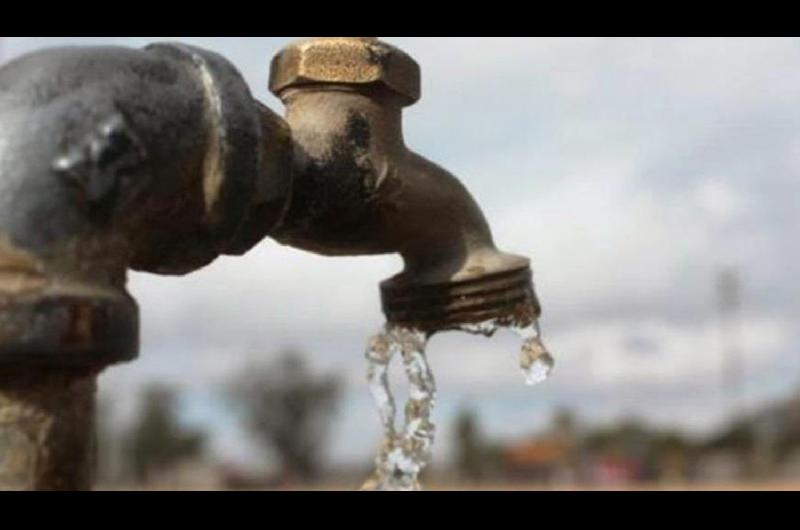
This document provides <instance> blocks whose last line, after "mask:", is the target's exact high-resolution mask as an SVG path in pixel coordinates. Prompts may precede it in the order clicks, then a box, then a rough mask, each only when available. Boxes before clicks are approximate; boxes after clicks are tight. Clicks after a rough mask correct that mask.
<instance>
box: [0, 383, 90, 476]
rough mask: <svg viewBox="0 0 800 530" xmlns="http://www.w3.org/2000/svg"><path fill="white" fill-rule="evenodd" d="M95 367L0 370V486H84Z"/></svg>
mask: <svg viewBox="0 0 800 530" xmlns="http://www.w3.org/2000/svg"><path fill="white" fill-rule="evenodd" d="M97 372H98V370H97V369H93V368H92V369H87V368H48V367H35V368H34V367H30V368H28V367H26V368H2V369H0V490H71V491H74V490H89V489H91V485H92V476H93V474H94V461H95V429H94V412H95V391H96V388H97V384H96V381H97Z"/></svg>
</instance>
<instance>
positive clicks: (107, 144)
mask: <svg viewBox="0 0 800 530" xmlns="http://www.w3.org/2000/svg"><path fill="white" fill-rule="evenodd" d="M0 122H2V127H1V128H0V489H37V490H41V489H88V488H89V487H90V484H91V477H90V471H91V466H90V463H91V456H92V436H93V429H92V416H93V409H94V388H95V386H94V385H95V383H94V382H95V376H96V373H97V372H99V371H100V370H102V369H103V368H104V367H105V366H107V365H109V364H112V363H115V362H121V361H127V360H130V359H132V358H134V357H135V356H136V354H137V351H138V340H139V339H138V336H139V317H138V310H137V306H136V303H135V302H134V300H133V299H132V298H131V297H130V295H128V293H127V291H126V289H125V284H126V275H127V270H128V269H129V268H134V269H137V270H143V271H149V272H155V273H160V274H184V273H187V272H190V271H193V270H195V269H197V268H199V267H202V266H205V265H207V264H208V263H210V262H211V261H213V260H214V259H216V258H217V256H219V255H220V254H225V253H230V254H241V253H243V252H245V251H247V250H248V249H249V248H250V247H251V246H252V245H254V244H255V243H257V242H258V241H259V240H261V239H262V238H263V237H264V235H265V234H266V233H267V232H268V231H269V230H270V229H271V228H272V227H273V226H274V225H275V224H276V223H277V222H278V221H279V220H280V218H281V217H282V215H283V213H284V212H285V211H286V206H287V202H288V201H287V199H288V196H289V193H290V188H291V175H292V168H291V161H292V155H291V152H292V150H291V140H290V134H289V132H288V127H287V125H286V124H285V123H284V121H283V120H282V119H281V118H280V117H278V116H277V115H275V114H274V113H272V112H271V111H269V110H268V109H266V108H265V107H263V106H261V105H259V104H258V103H257V102H255V101H254V100H253V99H252V96H251V95H250V92H249V89H248V88H247V86H246V84H245V83H244V81H243V79H242V78H241V76H240V75H239V73H238V72H237V71H236V70H235V68H234V67H233V66H232V65H231V64H230V63H229V62H228V61H227V60H225V59H224V58H222V57H221V56H219V55H217V54H214V53H212V52H208V51H205V50H201V49H198V48H193V47H190V46H184V45H180V44H157V45H152V46H149V47H147V48H146V49H144V50H131V49H127V48H118V47H93V48H89V47H87V48H81V47H69V48H55V49H49V50H44V51H40V52H36V53H32V54H29V55H26V56H23V57H21V58H19V59H17V60H15V61H12V62H11V63H8V64H6V65H4V66H3V67H2V68H0ZM273 140H274V142H273Z"/></svg>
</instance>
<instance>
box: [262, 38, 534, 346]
mask: <svg viewBox="0 0 800 530" xmlns="http://www.w3.org/2000/svg"><path fill="white" fill-rule="evenodd" d="M269 86H270V89H271V91H272V92H273V93H274V94H276V95H277V96H278V97H280V99H281V100H282V101H283V103H284V104H285V105H286V121H287V122H288V124H289V128H290V129H291V135H292V140H293V144H294V183H293V186H292V196H291V202H290V205H289V209H288V212H287V214H286V216H285V217H284V218H283V220H282V221H281V222H280V223H278V224H277V225H276V227H275V228H274V229H273V230H272V231H271V232H270V233H269V235H270V236H271V237H273V238H275V239H277V240H278V241H279V242H281V243H285V244H287V245H291V246H294V247H297V248H301V249H305V250H310V251H312V252H316V253H319V254H325V255H332V256H336V255H359V254H383V253H396V252H397V253H400V254H401V255H402V257H403V259H404V262H405V269H404V270H403V271H402V272H401V273H400V274H398V275H396V276H395V277H393V278H391V279H388V280H386V281H384V282H383V283H382V284H381V295H382V301H383V310H384V312H385V314H386V317H387V320H388V321H389V322H390V323H394V324H402V325H406V326H410V327H415V328H419V329H423V330H425V331H438V330H443V329H450V328H454V327H458V326H460V325H463V324H470V323H480V322H485V321H489V320H495V321H498V322H501V323H506V324H516V325H527V324H530V323H531V321H533V320H534V319H535V318H536V317H537V316H538V315H539V312H540V309H539V304H538V302H537V299H536V296H535V294H534V291H533V287H532V283H531V272H530V268H529V263H528V260H527V259H526V258H523V257H520V256H516V255H513V254H506V253H504V252H500V251H498V250H497V248H495V245H494V242H493V240H492V234H491V231H490V229H489V225H488V224H487V222H486V220H485V218H484V216H483V214H482V213H481V210H480V208H479V207H478V205H477V204H476V202H475V200H474V199H473V198H472V196H471V195H470V194H469V192H468V191H467V190H466V188H465V187H464V186H463V185H462V184H461V183H460V182H459V181H458V180H457V179H456V178H455V177H453V176H452V175H451V174H450V173H448V172H447V171H446V170H444V169H442V168H441V167H439V166H437V165H436V164H434V163H433V162H430V161H429V160H427V159H425V158H423V157H422V156H420V155H418V154H416V153H414V152H413V151H411V150H410V149H408V147H406V145H405V142H404V140H403V130H402V110H403V108H404V107H407V106H409V105H412V104H413V103H415V102H416V101H417V100H419V98H420V68H419V65H418V64H417V63H416V62H415V61H414V60H413V59H412V58H411V57H409V56H408V55H407V54H406V53H404V52H402V51H401V50H399V49H397V48H395V47H393V46H390V45H388V44H386V43H384V42H381V41H379V40H378V39H375V38H371V37H333V38H331V37H325V38H315V39H309V40H304V41H300V42H298V43H295V44H292V45H290V46H288V47H287V48H285V49H284V50H283V51H281V52H280V53H279V54H278V55H277V56H276V57H275V58H274V59H273V61H272V67H271V75H270V85H269Z"/></svg>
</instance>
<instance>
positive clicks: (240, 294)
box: [0, 37, 800, 489]
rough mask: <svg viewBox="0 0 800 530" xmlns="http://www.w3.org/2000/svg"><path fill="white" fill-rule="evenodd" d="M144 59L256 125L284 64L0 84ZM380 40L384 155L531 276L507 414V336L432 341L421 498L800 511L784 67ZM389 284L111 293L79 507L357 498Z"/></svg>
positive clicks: (797, 306) (742, 45)
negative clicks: (771, 506) (789, 492)
mask: <svg viewBox="0 0 800 530" xmlns="http://www.w3.org/2000/svg"><path fill="white" fill-rule="evenodd" d="M164 40H180V41H182V42H186V43H189V44H194V45H197V46H202V47H205V48H208V49H212V50H215V51H217V52H219V53H221V54H223V55H224V56H225V57H227V58H228V59H229V60H231V61H232V62H233V63H234V64H235V65H236V66H237V67H238V68H239V69H240V71H241V72H242V73H243V75H244V76H245V78H246V79H247V81H248V83H249V85H250V87H251V89H252V91H253V94H254V95H255V96H256V97H257V98H258V99H259V100H261V101H262V102H264V103H266V104H267V105H268V106H270V107H271V108H272V109H274V110H276V111H278V112H282V106H281V104H280V102H279V101H278V100H276V99H275V98H274V97H272V96H271V95H270V94H269V93H268V91H267V88H266V85H267V76H268V66H269V61H270V59H271V58H272V56H273V55H274V54H275V53H276V52H277V51H278V50H279V48H280V47H282V46H283V45H285V44H286V43H288V42H289V41H290V40H292V39H290V38H191V37H179V38H178V37H152V38H149V37H148V38H118V37H109V38H61V37H59V38H42V37H29V38H18V37H5V38H0V60H2V61H6V60H10V59H13V58H14V57H17V56H19V55H21V54H24V53H27V52H30V51H32V50H35V49H38V48H43V47H50V46H62V45H86V44H115V45H124V46H134V47H140V46H143V45H145V44H147V43H150V42H155V41H164ZM385 40H387V41H388V42H390V43H392V44H395V45H397V46H399V47H401V48H403V49H404V50H406V51H407V52H409V53H410V54H411V55H412V56H413V57H414V58H415V59H417V61H418V62H419V63H420V64H421V66H422V71H423V99H422V100H421V101H420V102H419V103H418V104H417V105H415V106H413V107H411V108H409V109H408V110H407V112H406V115H405V116H406V117H405V128H406V139H407V142H408V144H409V145H410V146H411V147H412V148H413V149H415V150H417V151H418V152H420V153H421V154H424V155H425V156H427V157H429V158H431V159H432V160H434V161H436V162H437V163H440V164H441V165H443V166H444V167H446V168H448V169H449V170H451V171H452V172H453V173H454V174H455V175H457V176H459V177H460V178H461V179H462V181H463V182H464V183H465V184H466V185H467V187H468V188H469V189H470V190H471V192H472V193H473V195H474V196H475V197H476V199H477V200H478V202H479V203H480V205H481V206H482V208H483V210H484V213H485V214H486V217H487V219H488V220H489V223H490V224H491V226H492V229H493V232H494V235H495V239H496V241H497V243H498V246H499V247H500V248H502V249H504V250H508V251H511V252H515V253H519V254H524V255H528V256H530V257H531V259H532V264H533V267H534V271H535V278H534V280H535V283H536V288H537V292H538V294H539V298H540V299H541V301H542V304H543V307H544V314H543V318H542V321H541V323H542V330H543V333H544V338H545V342H546V344H547V345H548V346H549V348H550V350H551V351H552V353H553V355H554V357H555V358H556V368H555V370H554V372H553V374H552V377H551V378H550V379H549V380H548V381H547V382H545V383H543V384H541V385H538V386H535V387H528V386H526V385H524V383H523V377H522V374H521V373H520V372H519V369H518V368H517V350H518V342H517V341H516V340H515V339H514V338H513V337H512V336H511V335H510V334H508V335H505V334H502V333H500V334H498V335H497V336H496V337H495V338H493V339H491V340H489V339H485V338H482V337H474V336H469V335H465V334H458V333H451V334H443V335H437V336H435V337H434V338H433V339H432V341H431V343H430V345H429V349H428V353H429V359H430V362H431V363H432V366H433V370H434V373H435V375H436V378H437V383H438V390H439V392H438V399H437V404H436V409H435V413H434V419H435V421H436V424H437V440H436V444H435V447H434V454H433V459H432V463H431V465H430V466H429V468H428V469H427V470H426V471H425V473H424V474H423V482H424V484H425V485H426V486H427V487H428V488H430V489H585V488H592V489H618V488H667V489H683V488H760V487H767V488H790V489H798V488H800V356H799V355H798V353H800V352H798V348H799V347H800V326H798V315H799V313H798V310H800V296H798V295H799V294H800V284H799V283H798V282H797V281H796V276H797V274H798V272H800V260H799V258H800V250H799V249H798V247H797V245H795V244H794V241H795V239H796V237H797V234H798V233H800V230H799V229H800V209H798V208H797V206H796V202H797V197H798V196H799V195H800V179H798V176H797V175H798V170H800V106H798V105H797V94H798V93H800V40H798V39H721V38H713V39H710V38H709V39H666V38H659V39H637V38H618V39H538V38H523V39H516V38H515V39H510V38H509V39H506V38H405V37H396V38H385ZM401 266H402V264H401V261H400V259H399V258H398V257H396V256H383V257H372V258H357V259H347V258H335V259H333V258H322V257H317V256H314V255H311V254H308V253H303V252H300V251H296V250H293V249H290V248H285V247H281V246H280V245H278V244H276V243H275V242H273V241H270V240H265V241H264V242H263V243H261V244H260V245H259V246H258V247H257V248H256V249H254V250H253V251H252V252H251V253H249V254H248V255H247V256H246V257H244V258H228V259H219V260H217V261H216V262H215V263H213V264H212V265H211V266H209V267H208V268H206V269H204V270H201V271H199V272H196V273H194V274H192V275H190V276H187V277H185V278H162V277H156V276H150V275H143V274H131V276H130V291H131V293H132V294H133V295H134V297H135V298H136V299H137V300H138V302H139V305H140V307H141V314H142V348H141V355H140V358H139V359H138V360H137V361H135V362H133V363H131V364H129V365H122V366H117V367H113V368H111V369H109V370H107V371H106V372H105V373H104V375H102V377H101V378H100V395H99V418H98V437H99V441H100V444H99V448H100V453H99V462H100V465H99V470H98V474H99V484H98V487H99V488H100V489H148V488H150V489H356V488H357V487H358V486H359V484H360V483H361V481H362V480H363V479H364V478H365V477H366V475H367V474H368V473H369V471H370V469H371V466H372V462H373V459H374V455H375V452H376V450H377V447H378V444H379V442H380V423H379V419H378V416H377V413H376V411H375V410H374V407H373V404H372V400H371V397H370V394H369V392H368V389H367V385H366V381H365V362H364V358H363V350H364V346H365V342H366V339H367V337H368V336H369V335H371V334H373V333H375V332H376V331H377V330H378V329H379V327H380V326H381V324H382V318H381V312H380V305H379V294H378V282H379V281H380V280H382V279H384V278H387V277H389V276H391V275H393V274H394V273H396V272H397V271H399V270H400V268H401ZM397 371H398V372H399V371H400V370H397ZM401 375H402V374H394V375H393V378H392V382H393V384H394V388H395V389H398V390H397V397H398V399H400V400H402V399H403V398H404V393H403V390H402V387H403V384H402V383H403V380H402V377H401ZM395 376H396V377H395Z"/></svg>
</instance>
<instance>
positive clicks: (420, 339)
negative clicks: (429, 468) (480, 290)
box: [361, 320, 554, 491]
mask: <svg viewBox="0 0 800 530" xmlns="http://www.w3.org/2000/svg"><path fill="white" fill-rule="evenodd" d="M503 327H505V328H509V329H510V330H511V331H513V332H514V333H515V334H516V335H517V336H519V337H520V338H521V339H522V346H521V348H520V354H519V366H520V369H521V370H522V373H523V376H524V379H525V383H526V384H528V385H535V384H538V383H541V382H542V381H544V380H546V379H547V378H548V377H549V376H550V373H551V372H552V370H553V366H554V361H553V358H552V356H551V355H550V353H549V352H548V351H547V349H546V348H545V346H544V344H543V343H542V340H541V333H540V331H539V323H538V321H533V322H532V323H531V324H529V325H524V326H523V325H520V326H515V325H508V324H505V323H500V322H498V321H496V320H489V321H485V322H480V323H475V324H466V325H463V326H460V327H459V329H460V330H461V331H465V332H468V333H472V334H478V335H485V336H487V337H491V336H492V335H494V334H495V332H497V330H498V329H500V328H503ZM429 338H430V335H428V334H426V333H425V332H422V331H419V330H416V329H412V328H407V327H402V326H394V325H391V324H386V325H385V326H384V328H383V329H382V330H381V332H380V333H378V334H377V335H375V336H374V337H372V338H371V339H370V341H369V344H368V346H367V351H366V358H367V380H368V382H369V389H370V393H371V394H372V397H373V399H374V400H375V403H376V406H377V408H378V414H379V416H380V420H381V425H382V430H383V440H382V442H381V446H380V449H379V451H378V456H377V457H376V459H375V471H374V473H373V474H372V476H370V478H369V479H367V481H366V482H365V483H364V484H363V485H362V487H361V489H362V490H378V491H417V490H420V489H421V486H420V482H419V474H420V472H421V471H422V470H423V469H424V468H425V466H426V465H427V463H428V461H429V460H430V453H431V447H432V446H433V440H434V435H435V426H434V424H433V420H432V417H431V412H432V410H433V405H434V402H435V400H436V383H435V380H434V377H433V371H432V370H431V368H430V365H429V364H428V360H427V358H426V356H425V346H426V344H427V341H428V339H429ZM398 353H399V354H400V356H401V358H402V362H403V366H404V368H405V374H406V377H407V379H408V383H409V398H408V401H407V402H406V405H405V421H404V425H403V428H402V429H400V430H398V429H397V428H396V425H395V416H396V413H397V407H396V404H395V401H394V397H393V395H392V391H391V388H390V387H389V365H390V363H391V361H392V358H393V357H395V356H396V355H397V354H398Z"/></svg>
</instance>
